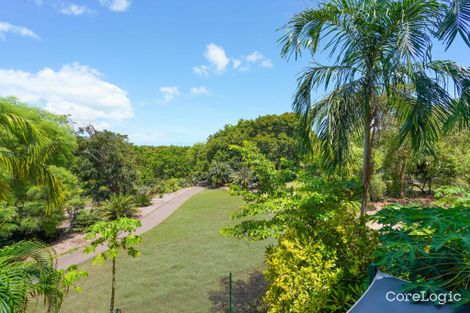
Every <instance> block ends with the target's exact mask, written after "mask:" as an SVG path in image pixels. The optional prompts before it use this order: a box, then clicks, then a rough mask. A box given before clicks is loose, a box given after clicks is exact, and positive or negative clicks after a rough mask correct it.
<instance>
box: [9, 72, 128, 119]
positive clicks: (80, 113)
mask: <svg viewBox="0 0 470 313" xmlns="http://www.w3.org/2000/svg"><path fill="white" fill-rule="evenodd" d="M0 95H1V96H15V97H17V98H18V99H19V100H20V101H24V102H28V103H31V104H38V105H41V106H43V107H44V108H45V109H46V110H48V111H50V112H53V113H56V114H63V115H70V117H71V118H72V120H74V121H75V122H78V123H79V124H82V125H83V124H86V123H93V124H94V125H95V126H97V127H98V128H103V127H109V126H111V125H112V124H113V123H116V122H120V121H123V120H125V119H128V118H131V117H132V116H133V112H132V105H131V102H130V100H129V98H128V96H127V94H126V92H125V91H124V90H122V89H121V88H119V87H118V86H116V85H114V84H112V83H109V82H107V81H105V80H103V79H102V75H101V74H100V73H99V72H98V71H97V70H96V69H94V68H91V67H89V66H86V65H81V64H79V63H72V64H67V65H64V66H62V68H61V69H60V70H58V71H54V70H53V69H51V68H47V67H46V68H44V69H42V70H40V71H38V72H37V73H30V72H26V71H20V70H11V69H10V70H9V69H0Z"/></svg>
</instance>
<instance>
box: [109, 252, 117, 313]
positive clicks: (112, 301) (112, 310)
mask: <svg viewBox="0 0 470 313" xmlns="http://www.w3.org/2000/svg"><path fill="white" fill-rule="evenodd" d="M115 291H116V258H113V282H112V284H111V305H110V307H109V312H110V313H113V312H114V295H115Z"/></svg>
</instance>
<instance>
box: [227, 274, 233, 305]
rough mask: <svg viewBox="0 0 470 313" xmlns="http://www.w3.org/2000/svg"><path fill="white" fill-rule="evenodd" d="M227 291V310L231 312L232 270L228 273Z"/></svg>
mask: <svg viewBox="0 0 470 313" xmlns="http://www.w3.org/2000/svg"><path fill="white" fill-rule="evenodd" d="M228 284H229V285H228V293H229V300H228V301H229V302H228V305H229V312H230V313H232V272H230V273H229V275H228Z"/></svg>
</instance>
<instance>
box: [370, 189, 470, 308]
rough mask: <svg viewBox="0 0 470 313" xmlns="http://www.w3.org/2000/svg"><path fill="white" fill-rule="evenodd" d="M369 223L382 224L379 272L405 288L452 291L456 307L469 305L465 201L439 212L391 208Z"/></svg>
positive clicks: (469, 231) (469, 235)
mask: <svg viewBox="0 0 470 313" xmlns="http://www.w3.org/2000/svg"><path fill="white" fill-rule="evenodd" d="M443 197H445V195H442V196H441V197H440V199H442V198H443ZM460 199H461V198H460ZM448 200H449V197H447V201H444V203H445V204H446V205H449V204H451V202H452V201H448ZM441 203H442V202H441ZM374 219H375V220H376V221H377V222H378V223H380V224H382V225H383V227H382V228H381V229H380V241H381V245H380V248H379V249H378V251H377V252H376V259H377V264H378V265H379V266H381V268H383V269H384V270H385V271H387V272H388V273H391V274H393V275H397V276H399V277H402V278H404V279H407V280H410V281H411V282H410V283H409V284H408V286H407V289H408V290H415V291H425V292H427V293H436V294H438V293H445V292H451V291H452V292H454V293H460V294H461V295H462V297H463V298H462V302H461V303H460V304H461V305H462V304H465V303H469V302H470V294H468V287H469V284H470V264H469V263H468V260H469V258H470V201H469V198H468V197H467V199H466V200H463V201H457V203H454V204H453V205H452V206H451V207H448V208H445V209H444V208H442V207H436V206H430V207H420V206H399V205H392V206H388V207H387V208H384V209H383V210H381V211H380V212H378V213H377V214H376V215H375V216H374Z"/></svg>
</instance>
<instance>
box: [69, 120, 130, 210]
mask: <svg viewBox="0 0 470 313" xmlns="http://www.w3.org/2000/svg"><path fill="white" fill-rule="evenodd" d="M76 155H77V159H76V163H75V166H74V171H75V173H76V175H77V176H78V177H79V178H80V179H81V181H82V182H83V188H84V190H85V194H87V195H89V196H91V197H92V198H93V199H94V200H95V201H101V200H105V199H108V198H109V196H110V195H111V194H112V193H131V192H132V191H133V190H134V187H135V185H134V184H135V181H136V180H137V178H138V172H137V170H136V167H135V163H136V157H137V156H136V153H135V151H134V149H133V148H132V145H131V144H129V143H128V141H127V136H124V135H120V134H117V133H113V132H110V131H106V130H105V131H97V130H95V129H94V128H93V127H92V126H89V127H86V128H84V129H82V131H81V132H80V136H79V137H78V149H77V152H76Z"/></svg>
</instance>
